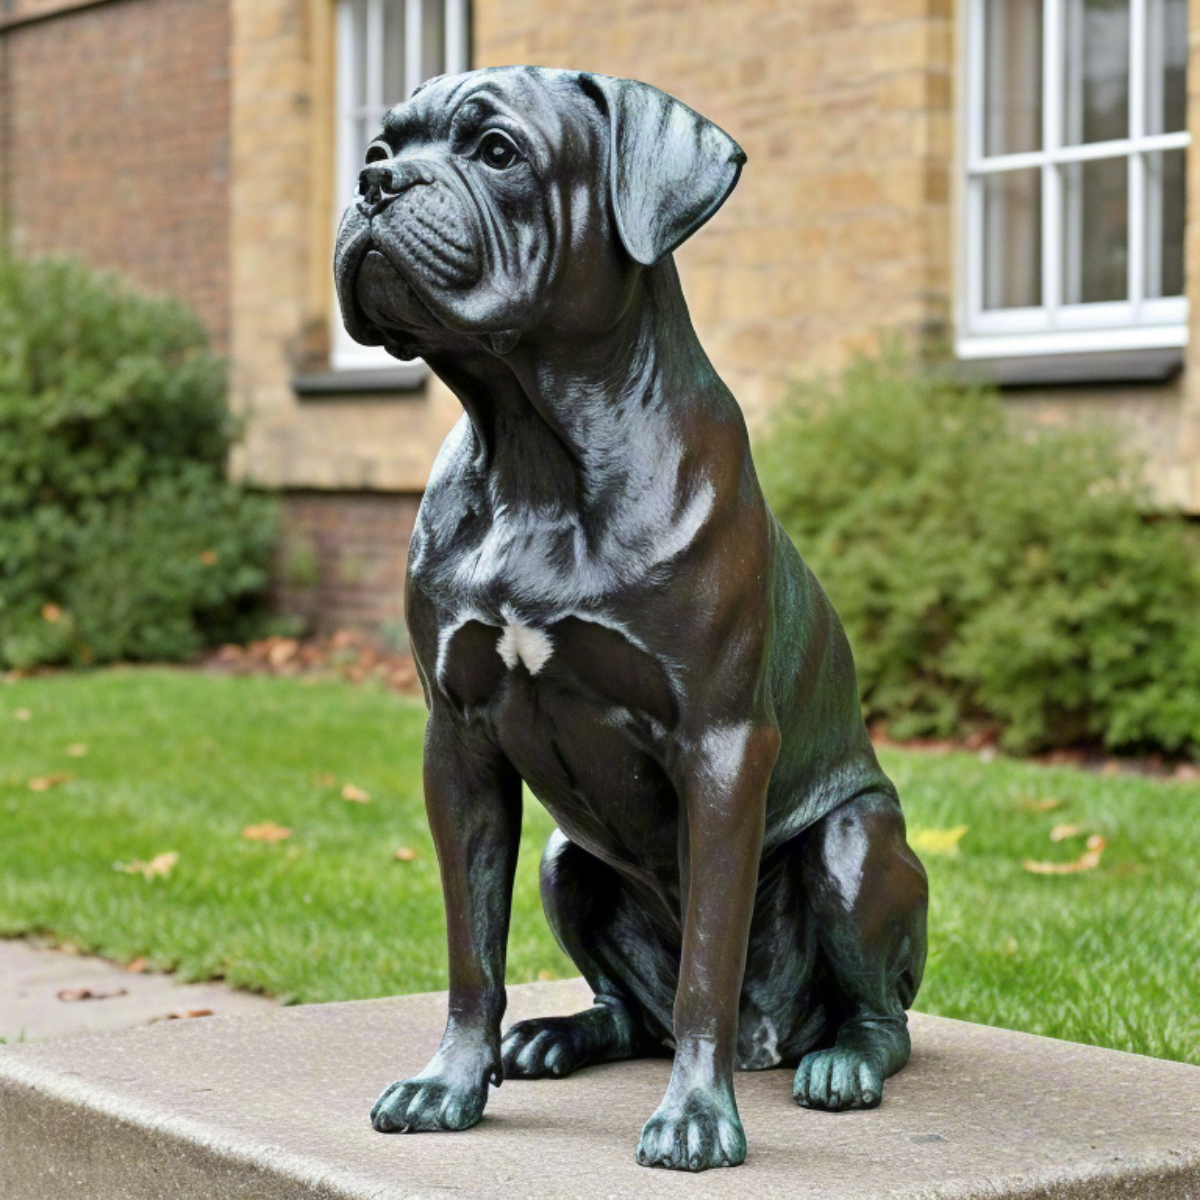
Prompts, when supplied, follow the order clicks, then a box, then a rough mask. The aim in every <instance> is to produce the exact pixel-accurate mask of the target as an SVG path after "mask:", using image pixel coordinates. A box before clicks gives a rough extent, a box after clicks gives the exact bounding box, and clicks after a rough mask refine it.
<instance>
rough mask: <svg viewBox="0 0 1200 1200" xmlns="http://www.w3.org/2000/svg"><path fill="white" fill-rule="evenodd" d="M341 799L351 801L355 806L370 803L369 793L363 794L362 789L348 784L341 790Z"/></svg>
mask: <svg viewBox="0 0 1200 1200" xmlns="http://www.w3.org/2000/svg"><path fill="white" fill-rule="evenodd" d="M342 799H343V800H351V801H353V802H354V803H355V804H369V803H370V802H371V793H370V792H364V791H363V790H362V788H360V787H355V786H354V784H352V783H348V784H346V786H345V787H344V788H342Z"/></svg>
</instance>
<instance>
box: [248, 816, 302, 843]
mask: <svg viewBox="0 0 1200 1200" xmlns="http://www.w3.org/2000/svg"><path fill="white" fill-rule="evenodd" d="M291 836H292V831H291V830H290V829H287V828H285V827H284V826H283V825H276V824H275V822H274V821H263V822H262V823H261V824H258V825H247V826H246V828H245V829H243V830H242V837H244V838H249V839H250V840H251V841H252V842H282V841H283V840H284V838H290V837H291Z"/></svg>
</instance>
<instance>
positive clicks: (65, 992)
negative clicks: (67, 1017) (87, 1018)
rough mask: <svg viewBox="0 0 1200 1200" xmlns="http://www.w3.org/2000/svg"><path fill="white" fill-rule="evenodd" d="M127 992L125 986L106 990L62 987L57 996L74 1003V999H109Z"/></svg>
mask: <svg viewBox="0 0 1200 1200" xmlns="http://www.w3.org/2000/svg"><path fill="white" fill-rule="evenodd" d="M125 995H128V992H127V991H126V989H125V988H109V989H108V990H107V991H104V990H103V989H98V988H86V987H79V988H63V989H62V991H60V992H59V993H58V998H59V999H60V1000H62V1001H64V1002H66V1003H68V1004H71V1003H74V1002H75V1001H76V1000H111V999H112V998H113V997H114V996H125Z"/></svg>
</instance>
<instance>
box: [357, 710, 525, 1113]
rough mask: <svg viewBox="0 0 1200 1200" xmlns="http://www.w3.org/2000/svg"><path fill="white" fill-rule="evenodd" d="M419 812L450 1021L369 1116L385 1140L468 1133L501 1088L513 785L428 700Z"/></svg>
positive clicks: (504, 765) (495, 758)
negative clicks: (442, 946) (427, 841)
mask: <svg viewBox="0 0 1200 1200" xmlns="http://www.w3.org/2000/svg"><path fill="white" fill-rule="evenodd" d="M425 808H426V811H427V812H428V814H429V824H430V828H431V830H432V832H433V840H434V843H435V845H436V846H437V854H438V862H439V863H440V865H441V870H442V892H443V894H444V896H445V901H446V932H447V937H448V941H449V946H450V1014H449V1019H448V1020H447V1022H446V1033H445V1036H444V1037H443V1038H442V1044H441V1046H440V1047H439V1048H438V1051H437V1053H436V1054H435V1055H434V1056H433V1058H432V1059H431V1060H430V1062H429V1065H428V1066H426V1068H425V1069H424V1070H423V1071H421V1073H420V1074H419V1075H416V1076H415V1077H414V1078H412V1079H404V1080H400V1081H399V1082H398V1083H393V1084H392V1085H391V1087H389V1088H388V1089H387V1090H386V1091H385V1092H384V1093H383V1095H382V1096H380V1098H379V1100H378V1101H377V1103H376V1105H375V1107H374V1108H373V1109H372V1110H371V1121H372V1124H373V1125H374V1126H375V1128H376V1129H378V1130H380V1131H381V1132H383V1133H392V1132H399V1133H413V1132H417V1131H418V1130H431V1129H467V1128H469V1127H470V1126H472V1125H474V1124H475V1123H476V1122H477V1121H478V1120H479V1118H480V1117H481V1116H482V1115H483V1107H484V1105H485V1104H486V1103H487V1095H488V1084H489V1083H495V1084H497V1085H499V1084H500V1082H501V1079H502V1078H503V1076H502V1071H501V1065H500V1019H501V1017H502V1016H503V1015H504V1007H505V995H504V959H505V950H506V947H507V943H508V922H509V915H510V910H511V906H512V885H513V872H514V871H515V869H516V865H517V848H518V844H519V842H520V836H521V780H520V778H519V777H518V775H517V773H516V772H515V771H514V770H513V768H512V766H511V765H510V764H509V763H508V761H507V759H505V758H504V756H503V755H502V754H501V753H500V751H499V749H498V748H497V747H496V746H495V745H494V744H493V743H492V742H491V740H490V738H488V737H487V736H486V735H484V734H482V733H477V732H475V731H474V730H472V729H468V728H466V727H465V726H464V725H463V724H462V722H461V721H459V720H458V719H457V717H456V716H455V715H454V714H453V713H452V712H448V711H446V710H445V709H443V708H442V707H441V705H439V704H438V703H437V702H436V701H435V703H434V705H433V709H432V711H431V713H430V717H429V725H428V728H427V730H426V734H425Z"/></svg>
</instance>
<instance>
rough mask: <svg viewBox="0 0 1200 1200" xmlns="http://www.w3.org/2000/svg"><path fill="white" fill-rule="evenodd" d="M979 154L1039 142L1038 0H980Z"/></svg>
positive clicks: (1021, 148)
mask: <svg viewBox="0 0 1200 1200" xmlns="http://www.w3.org/2000/svg"><path fill="white" fill-rule="evenodd" d="M984 39H985V46H986V51H985V54H986V62H985V66H984V76H985V87H984V139H983V141H984V147H983V152H984V154H989V155H991V154H1016V153H1019V152H1021V151H1024V150H1040V149H1041V148H1042V0H985V5H984Z"/></svg>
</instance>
